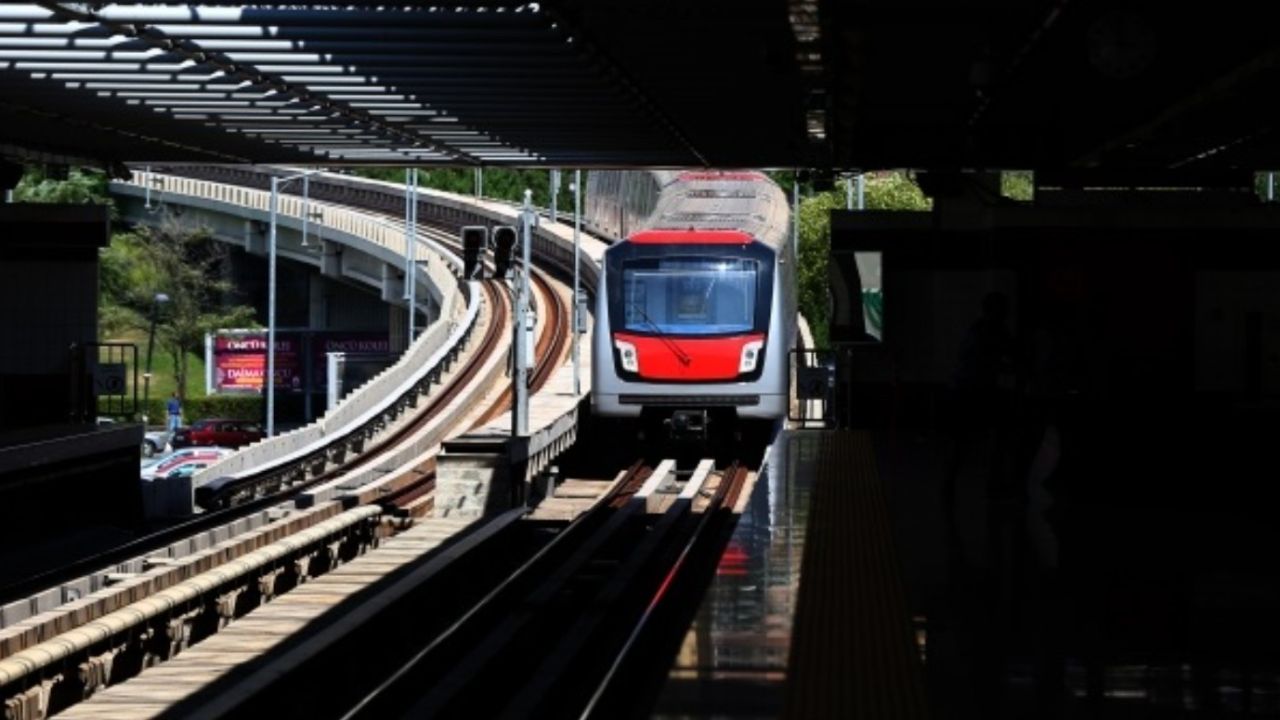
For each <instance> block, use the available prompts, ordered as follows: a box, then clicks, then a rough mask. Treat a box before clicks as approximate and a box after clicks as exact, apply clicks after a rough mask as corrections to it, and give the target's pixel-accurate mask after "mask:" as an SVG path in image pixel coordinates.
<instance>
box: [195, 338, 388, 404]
mask: <svg viewBox="0 0 1280 720" xmlns="http://www.w3.org/2000/svg"><path fill="white" fill-rule="evenodd" d="M208 348H209V352H208V355H209V357H207V358H206V361H207V362H208V363H209V368H210V371H209V378H208V379H209V385H210V387H209V390H210V391H211V392H215V393H223V392H226V393H261V392H262V390H263V386H264V385H265V384H266V377H267V333H266V331H265V330H220V331H218V332H217V333H216V334H215V335H214V336H213V338H212V340H211V342H210V343H209V345H208ZM390 349H391V342H390V339H389V338H388V336H387V334H386V333H361V332H341V331H335V332H329V331H318V332H305V333H300V332H277V333H276V391H277V392H302V390H303V388H304V387H305V385H306V384H307V383H306V380H307V376H308V375H309V376H310V378H311V383H310V384H311V387H312V388H313V389H314V390H315V391H323V390H324V389H325V378H326V373H325V363H326V361H327V359H326V357H325V356H326V354H327V353H331V352H344V353H347V354H349V355H357V356H376V355H386V354H387V353H389V352H390ZM308 351H309V352H308ZM308 354H309V355H310V356H311V357H310V365H311V367H310V369H309V370H308V368H307V367H306V365H307V360H308V358H307V355H308Z"/></svg>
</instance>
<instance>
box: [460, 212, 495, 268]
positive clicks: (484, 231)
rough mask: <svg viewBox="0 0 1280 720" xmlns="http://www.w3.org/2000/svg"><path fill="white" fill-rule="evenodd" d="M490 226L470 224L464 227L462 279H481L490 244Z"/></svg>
mask: <svg viewBox="0 0 1280 720" xmlns="http://www.w3.org/2000/svg"><path fill="white" fill-rule="evenodd" d="M488 241H489V228H486V227H483V226H481V225H468V226H466V227H464V228H462V279H463V280H480V279H481V278H482V277H483V270H484V251H485V246H486V245H488V244H489V242H488Z"/></svg>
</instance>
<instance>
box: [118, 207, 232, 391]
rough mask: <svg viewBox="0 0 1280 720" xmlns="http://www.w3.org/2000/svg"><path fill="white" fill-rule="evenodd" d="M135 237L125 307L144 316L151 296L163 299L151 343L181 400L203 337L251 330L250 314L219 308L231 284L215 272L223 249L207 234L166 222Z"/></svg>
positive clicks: (223, 257) (139, 232)
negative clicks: (167, 358) (169, 368)
mask: <svg viewBox="0 0 1280 720" xmlns="http://www.w3.org/2000/svg"><path fill="white" fill-rule="evenodd" d="M135 237H136V238H137V242H138V243H140V245H141V248H142V250H143V252H142V253H139V254H135V255H133V256H132V259H133V261H135V262H138V261H140V262H141V267H138V266H135V267H133V268H132V269H131V270H130V272H131V273H132V274H131V276H130V277H132V278H134V280H136V281H138V283H139V284H137V285H133V284H130V285H129V286H128V287H129V293H128V295H127V298H126V300H125V304H126V305H127V306H128V307H130V309H131V310H133V311H134V312H135V313H138V315H137V316H136V317H145V316H146V314H147V313H148V312H150V307H151V303H152V302H153V300H152V298H154V297H155V294H156V293H159V292H162V293H164V294H166V295H168V296H169V302H167V303H165V306H164V311H163V313H161V315H160V321H159V322H158V323H157V325H156V339H157V342H158V343H159V344H160V347H161V348H163V349H164V350H165V351H167V352H168V353H169V354H170V355H171V356H172V357H173V367H174V376H175V380H176V381H177V386H178V393H179V397H180V398H181V399H182V400H185V399H186V386H187V358H188V356H189V355H190V354H191V353H195V352H199V350H200V349H201V348H202V347H203V346H204V336H205V334H206V333H209V332H212V331H214V330H216V329H218V328H225V327H251V326H254V325H256V324H257V323H256V322H255V321H254V310H253V308H252V307H249V306H245V305H239V306H231V307H223V306H222V305H221V299H222V297H223V295H224V294H225V293H227V292H229V291H230V290H231V283H230V282H229V281H227V280H224V279H222V278H221V277H220V273H219V268H220V266H221V264H222V262H223V261H224V260H225V258H226V254H227V250H226V247H225V246H223V245H221V244H219V243H217V242H215V241H213V239H212V238H210V237H209V235H208V233H206V232H203V231H195V232H192V231H189V230H186V229H184V228H181V227H179V226H177V225H176V224H174V223H172V222H168V223H164V224H162V225H161V226H160V227H159V228H143V229H140V230H138V231H137V233H136V236H135ZM128 246H129V244H125V245H124V246H123V247H126V248H127V247H128ZM125 252H126V253H129V252H131V251H129V250H126V251H125Z"/></svg>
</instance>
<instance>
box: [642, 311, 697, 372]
mask: <svg viewBox="0 0 1280 720" xmlns="http://www.w3.org/2000/svg"><path fill="white" fill-rule="evenodd" d="M627 305H628V306H629V307H633V308H635V309H636V310H637V311H638V312H639V313H640V315H641V317H643V318H644V321H645V323H647V324H648V325H649V327H651V328H653V334H654V335H656V336H657V338H658V339H659V340H661V341H662V344H663V345H666V346H667V349H668V350H670V351H671V353H672V354H673V355H675V356H676V359H677V360H679V361H680V364H681V365H684V366H686V367H687V366H688V365H689V363H690V362H693V358H690V357H689V354H688V353H686V352H685V351H684V349H683V348H681V347H680V346H679V345H678V344H676V341H675V340H672V339H671V338H670V337H669V336H668V335H667V334H666V333H665V332H663V331H662V328H661V327H658V323H656V322H654V321H653V318H651V317H649V313H647V312H645V311H644V307H643V306H641V305H640V304H639V303H635V302H629V303H627Z"/></svg>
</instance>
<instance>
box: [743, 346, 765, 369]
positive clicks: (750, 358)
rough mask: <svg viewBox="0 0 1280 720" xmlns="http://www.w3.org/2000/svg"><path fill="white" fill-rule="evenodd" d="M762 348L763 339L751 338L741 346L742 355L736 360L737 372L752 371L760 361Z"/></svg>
mask: <svg viewBox="0 0 1280 720" xmlns="http://www.w3.org/2000/svg"><path fill="white" fill-rule="evenodd" d="M762 349H764V341H763V340H752V341H751V342H749V343H747V344H746V345H743V346H742V357H741V359H739V360H738V372H739V373H749V372H754V371H755V369H756V365H758V364H759V363H760V351H761V350H762Z"/></svg>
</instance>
